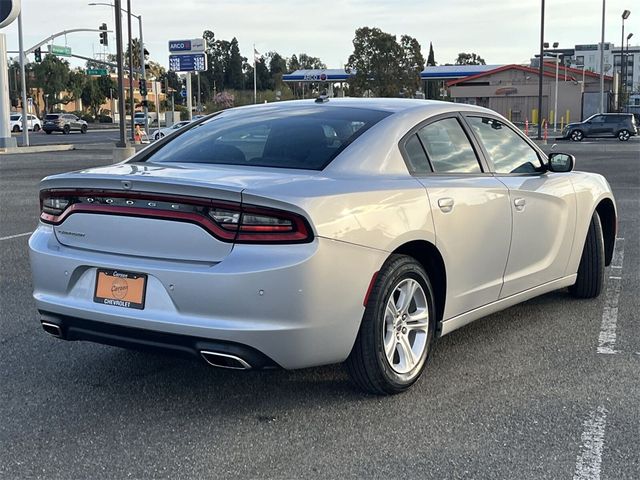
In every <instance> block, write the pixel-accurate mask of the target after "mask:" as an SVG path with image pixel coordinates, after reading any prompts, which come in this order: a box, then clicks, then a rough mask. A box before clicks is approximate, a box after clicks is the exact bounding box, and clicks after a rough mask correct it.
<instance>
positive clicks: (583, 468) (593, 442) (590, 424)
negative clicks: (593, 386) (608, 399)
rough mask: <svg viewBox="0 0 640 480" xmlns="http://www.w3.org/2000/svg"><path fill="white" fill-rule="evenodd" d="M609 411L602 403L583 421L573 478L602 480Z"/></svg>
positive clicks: (574, 479)
mask: <svg viewBox="0 0 640 480" xmlns="http://www.w3.org/2000/svg"><path fill="white" fill-rule="evenodd" d="M607 413H608V412H607V409H606V408H604V406H602V405H600V406H599V407H598V408H597V409H596V410H594V411H592V412H590V413H589V416H588V417H587V419H586V420H585V421H584V422H583V423H582V425H583V427H584V431H583V432H582V435H581V436H580V442H581V446H580V447H581V448H580V453H579V454H578V456H577V457H576V470H575V472H574V474H573V480H600V469H601V465H602V448H603V446H604V430H605V427H606V426H607Z"/></svg>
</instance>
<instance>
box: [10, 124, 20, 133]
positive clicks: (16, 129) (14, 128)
mask: <svg viewBox="0 0 640 480" xmlns="http://www.w3.org/2000/svg"><path fill="white" fill-rule="evenodd" d="M11 131H13V132H19V131H20V127H19V126H18V125H14V126H13V129H12V130H11Z"/></svg>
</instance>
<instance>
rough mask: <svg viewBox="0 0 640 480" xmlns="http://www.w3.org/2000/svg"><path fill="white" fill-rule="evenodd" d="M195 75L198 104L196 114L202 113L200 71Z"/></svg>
mask: <svg viewBox="0 0 640 480" xmlns="http://www.w3.org/2000/svg"><path fill="white" fill-rule="evenodd" d="M196 75H198V106H197V108H196V110H197V111H198V114H200V113H202V103H201V102H200V72H197V73H196Z"/></svg>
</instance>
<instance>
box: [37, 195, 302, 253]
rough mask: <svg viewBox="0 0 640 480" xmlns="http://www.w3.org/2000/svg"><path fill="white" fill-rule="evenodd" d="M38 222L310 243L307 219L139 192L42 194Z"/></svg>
mask: <svg viewBox="0 0 640 480" xmlns="http://www.w3.org/2000/svg"><path fill="white" fill-rule="evenodd" d="M40 210H41V213H40V220H42V221H43V222H44V223H49V224H52V225H59V224H61V223H62V222H64V220H65V219H66V218H67V217H68V216H69V215H71V214H73V213H78V212H83V213H97V214H107V215H126V216H133V217H148V218H161V219H166V220H177V221H185V222H189V223H195V224H198V225H199V226H201V227H202V228H204V229H205V230H207V231H208V232H209V233H211V234H212V235H213V236H215V237H216V238H218V239H219V240H222V241H225V242H236V243H305V242H310V241H311V240H313V234H312V231H311V228H310V226H309V223H308V222H307V221H306V219H305V218H304V217H303V216H301V215H298V214H296V213H292V212H288V211H285V210H279V209H275V208H269V207H260V206H256V205H247V204H241V203H237V202H223V201H216V200H208V199H203V198H196V197H181V196H180V197H178V196H165V195H155V194H147V193H141V192H119V191H118V192H110V191H104V190H102V191H93V190H43V191H42V192H40Z"/></svg>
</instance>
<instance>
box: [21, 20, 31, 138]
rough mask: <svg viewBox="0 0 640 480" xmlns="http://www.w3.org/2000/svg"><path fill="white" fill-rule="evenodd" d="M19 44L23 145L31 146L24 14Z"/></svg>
mask: <svg viewBox="0 0 640 480" xmlns="http://www.w3.org/2000/svg"><path fill="white" fill-rule="evenodd" d="M18 43H19V46H18V48H19V50H20V77H21V80H22V81H21V83H22V144H23V146H25V147H28V146H29V113H28V112H27V79H26V77H25V74H24V61H25V55H24V42H23V41H22V12H20V13H19V14H18Z"/></svg>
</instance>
